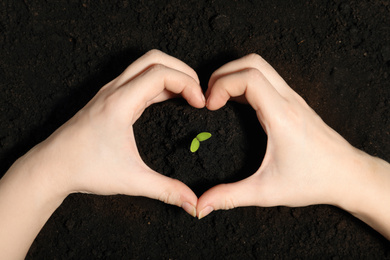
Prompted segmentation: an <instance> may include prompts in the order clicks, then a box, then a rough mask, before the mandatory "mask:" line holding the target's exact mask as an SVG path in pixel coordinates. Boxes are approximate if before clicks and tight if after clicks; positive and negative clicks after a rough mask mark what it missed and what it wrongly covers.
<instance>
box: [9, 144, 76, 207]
mask: <svg viewBox="0 0 390 260" xmlns="http://www.w3.org/2000/svg"><path fill="white" fill-rule="evenodd" d="M49 150H50V149H47V147H46V145H45V142H43V143H40V144H38V145H36V146H35V147H33V148H32V149H31V150H30V151H28V152H27V153H26V154H25V155H24V156H22V157H21V158H19V159H18V160H17V161H16V162H15V163H14V165H13V166H12V167H11V169H10V170H11V171H12V174H13V175H15V178H17V179H19V181H20V182H21V183H23V184H24V185H26V186H27V187H28V188H30V189H31V190H34V193H36V196H37V198H39V199H40V200H42V203H46V204H48V205H50V204H51V205H53V206H54V205H57V207H58V206H59V205H60V204H61V203H62V201H63V200H64V199H65V198H66V197H67V195H68V194H69V192H68V191H67V189H66V187H67V185H65V182H64V179H65V178H64V176H62V174H61V173H60V167H59V166H56V165H54V163H53V158H52V156H50V151H49Z"/></svg>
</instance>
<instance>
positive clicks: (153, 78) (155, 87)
mask: <svg viewBox="0 0 390 260" xmlns="http://www.w3.org/2000/svg"><path fill="white" fill-rule="evenodd" d="M172 93H173V94H180V95H181V96H183V98H184V99H186V100H187V102H188V103H189V104H190V105H191V106H193V107H196V108H202V107H204V105H205V99H204V96H203V93H202V89H201V87H200V86H199V84H198V83H197V82H196V81H195V80H194V79H193V78H192V77H190V76H188V75H187V74H185V73H183V72H181V71H177V70H174V69H172V68H168V67H166V66H164V65H153V66H152V67H150V68H149V69H148V70H146V71H145V72H144V73H142V74H141V75H139V76H138V77H137V78H135V79H134V80H132V81H131V82H129V83H128V84H125V85H124V86H123V87H122V89H121V91H119V92H118V93H117V95H119V97H120V98H121V99H122V102H121V104H120V105H121V107H122V106H123V108H125V109H124V110H123V108H121V109H122V110H123V111H133V112H134V114H135V115H136V118H138V116H139V115H140V114H141V113H142V112H143V110H144V109H145V108H146V107H147V106H148V105H149V104H151V103H155V102H156V101H159V102H161V101H164V100H167V99H169V98H171V97H172Z"/></svg>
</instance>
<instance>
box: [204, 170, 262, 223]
mask: <svg viewBox="0 0 390 260" xmlns="http://www.w3.org/2000/svg"><path fill="white" fill-rule="evenodd" d="M258 189H259V188H258V186H257V185H256V182H255V180H254V177H253V176H251V177H248V178H247V179H244V180H241V181H239V182H235V183H230V184H220V185H217V186H215V187H213V188H211V189H210V190H208V191H206V192H205V193H204V194H203V195H202V196H201V197H200V198H199V200H198V205H197V214H198V218H199V219H201V218H204V217H205V216H207V215H208V214H210V213H211V212H212V211H215V210H220V209H224V210H227V209H233V208H237V207H245V206H258V205H259V204H260V203H259V196H258Z"/></svg>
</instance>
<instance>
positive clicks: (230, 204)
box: [224, 198, 236, 209]
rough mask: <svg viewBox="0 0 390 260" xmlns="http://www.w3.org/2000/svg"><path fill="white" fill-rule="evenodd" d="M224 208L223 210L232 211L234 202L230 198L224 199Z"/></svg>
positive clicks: (234, 206)
mask: <svg viewBox="0 0 390 260" xmlns="http://www.w3.org/2000/svg"><path fill="white" fill-rule="evenodd" d="M224 208H225V209H234V208H236V204H235V203H234V200H233V199H231V198H226V199H225V202H224Z"/></svg>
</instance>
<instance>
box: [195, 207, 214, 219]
mask: <svg viewBox="0 0 390 260" xmlns="http://www.w3.org/2000/svg"><path fill="white" fill-rule="evenodd" d="M213 210H214V208H213V207H211V206H207V207H205V208H204V209H202V210H201V211H200V213H199V219H201V218H204V217H206V216H207V215H208V214H210V213H211V212H212V211H213Z"/></svg>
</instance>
